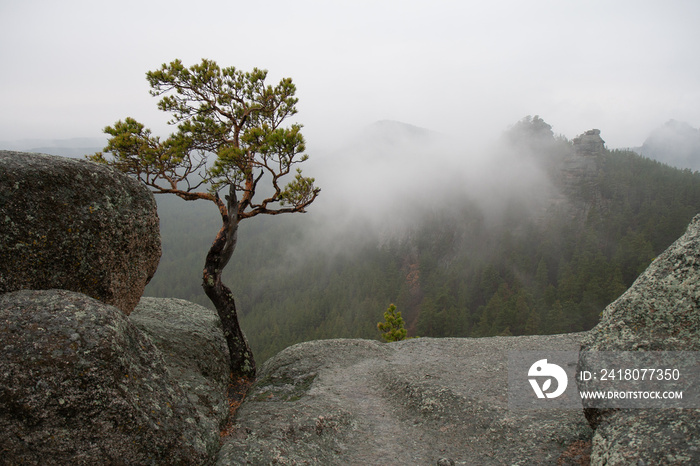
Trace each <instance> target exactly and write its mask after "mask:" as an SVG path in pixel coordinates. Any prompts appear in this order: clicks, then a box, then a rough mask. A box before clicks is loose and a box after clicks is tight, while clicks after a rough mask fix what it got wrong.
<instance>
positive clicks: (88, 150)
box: [0, 138, 107, 158]
mask: <svg viewBox="0 0 700 466" xmlns="http://www.w3.org/2000/svg"><path fill="white" fill-rule="evenodd" d="M105 145H107V139H106V138H69V139H18V140H13V141H0V149H6V150H17V151H22V152H37V153H40V154H49V155H59V156H61V157H71V158H82V157H83V156H84V155H87V154H93V153H95V152H99V151H101V150H102V149H103V148H104V147H105Z"/></svg>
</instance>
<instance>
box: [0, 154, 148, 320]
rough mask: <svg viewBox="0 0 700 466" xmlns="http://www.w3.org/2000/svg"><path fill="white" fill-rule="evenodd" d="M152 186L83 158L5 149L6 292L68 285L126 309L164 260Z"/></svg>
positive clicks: (1, 246)
mask: <svg viewBox="0 0 700 466" xmlns="http://www.w3.org/2000/svg"><path fill="white" fill-rule="evenodd" d="M160 254H161V249H160V232H159V222H158V215H157V212H156V204H155V201H154V199H153V195H152V194H151V192H150V191H149V190H148V189H147V188H146V187H144V186H143V185H141V184H140V183H139V182H138V181H136V180H134V179H132V178H129V177H128V176H126V175H124V174H122V173H119V172H116V171H114V170H112V169H110V168H109V167H106V166H102V165H99V164H96V163H92V162H88V161H85V160H75V159H68V158H64V157H56V156H51V155H43V154H30V153H24V152H10V151H0V293H3V292H8V291H16V290H22V289H52V288H56V289H67V290H73V291H78V292H81V293H84V294H86V295H88V296H92V297H93V298H96V299H99V300H100V301H102V302H104V303H107V304H112V305H114V306H116V307H118V308H119V309H121V310H122V311H123V312H124V313H126V314H127V315H128V314H129V313H130V312H131V311H132V310H133V308H134V306H136V304H137V303H138V301H139V299H140V298H141V295H142V293H143V289H144V287H145V286H146V284H147V283H148V281H149V280H150V278H151V277H152V276H153V274H154V273H155V271H156V268H157V266H158V261H159V260H160Z"/></svg>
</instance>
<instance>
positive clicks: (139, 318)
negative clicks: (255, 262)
mask: <svg viewBox="0 0 700 466" xmlns="http://www.w3.org/2000/svg"><path fill="white" fill-rule="evenodd" d="M129 319H130V320H131V322H132V323H133V324H134V325H135V326H136V327H137V328H138V329H140V330H141V331H142V332H143V333H145V334H146V335H148V336H149V337H150V338H151V340H152V341H153V343H154V344H155V346H156V347H157V348H158V349H159V350H160V351H161V353H162V354H163V359H164V360H165V364H166V367H167V369H168V372H169V373H170V376H171V378H172V379H173V380H174V381H176V382H177V383H178V384H179V385H180V386H181V387H182V389H183V391H184V392H185V393H186V394H187V396H188V397H189V398H190V401H191V402H192V403H193V405H194V406H195V408H196V409H197V411H198V412H199V415H200V418H201V422H202V425H203V426H204V427H203V429H204V430H205V431H207V432H210V433H211V434H213V435H214V437H215V438H213V439H212V440H216V441H218V435H219V432H220V431H221V429H222V427H223V424H224V422H225V421H226V419H227V418H228V414H229V405H228V398H227V396H226V393H227V389H228V385H229V382H230V374H231V369H230V365H229V353H228V347H227V346H226V340H224V332H223V330H222V328H221V320H220V319H219V316H218V315H217V314H216V312H214V311H212V310H211V309H207V308H206V307H204V306H200V305H198V304H194V303H191V302H189V301H185V300H182V299H169V298H146V297H144V298H141V302H139V304H138V306H136V309H134V312H132V313H131V315H130V316H129Z"/></svg>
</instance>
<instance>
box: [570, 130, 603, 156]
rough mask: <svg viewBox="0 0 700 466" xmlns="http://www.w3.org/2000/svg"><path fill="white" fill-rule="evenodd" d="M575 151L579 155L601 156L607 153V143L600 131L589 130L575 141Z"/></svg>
mask: <svg viewBox="0 0 700 466" xmlns="http://www.w3.org/2000/svg"><path fill="white" fill-rule="evenodd" d="M573 144H574V151H575V152H576V153H577V154H579V155H599V154H602V153H603V152H605V141H603V138H601V137H600V130H599V129H589V130H588V131H586V132H585V133H583V134H581V135H579V136H578V137H575V138H574V140H573Z"/></svg>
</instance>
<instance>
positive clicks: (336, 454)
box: [217, 334, 591, 465]
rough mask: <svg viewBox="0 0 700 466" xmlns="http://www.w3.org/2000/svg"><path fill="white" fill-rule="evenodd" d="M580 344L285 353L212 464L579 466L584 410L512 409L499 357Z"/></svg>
mask: <svg viewBox="0 0 700 466" xmlns="http://www.w3.org/2000/svg"><path fill="white" fill-rule="evenodd" d="M582 336H583V335H582V334H570V335H548V336H524V337H492V338H441V339H434V338H420V339H414V340H406V341H402V342H397V343H389V344H385V343H379V342H376V341H371V340H325V341H311V342H306V343H301V344H298V345H295V346H292V347H289V348H287V349H285V350H283V351H282V352H280V353H279V354H278V355H277V356H275V357H273V358H272V359H270V360H268V361H267V362H266V363H265V364H264V365H263V367H262V368H261V370H260V373H259V376H258V381H257V383H256V384H255V385H254V387H253V388H252V390H251V392H250V393H249V394H248V397H247V398H246V400H245V402H244V403H243V405H242V406H241V407H240V408H239V410H238V412H237V415H236V423H235V430H234V433H233V435H232V436H231V437H229V438H228V439H227V440H226V442H225V443H224V445H223V446H222V449H221V451H220V453H219V456H218V460H217V464H219V465H230V464H317V465H346V464H373V465H374V464H426V465H430V464H433V465H434V464H437V462H438V461H441V463H440V464H482V465H496V464H579V463H578V462H577V461H578V459H581V460H582V459H583V456H585V451H584V452H581V450H585V448H583V449H581V445H585V444H586V441H587V440H588V439H590V435H591V430H590V428H589V426H588V424H587V422H586V420H585V418H584V416H583V413H582V412H581V410H580V409H579V410H575V409H574V410H565V411H563V410H539V411H535V410H530V411H513V410H509V408H508V396H507V393H508V374H507V372H508V371H507V360H508V354H509V353H510V352H514V351H537V350H543V349H546V350H553V351H577V350H578V348H579V343H580V341H581V338H582ZM576 458H578V459H576ZM572 459H574V461H570V460H572Z"/></svg>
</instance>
